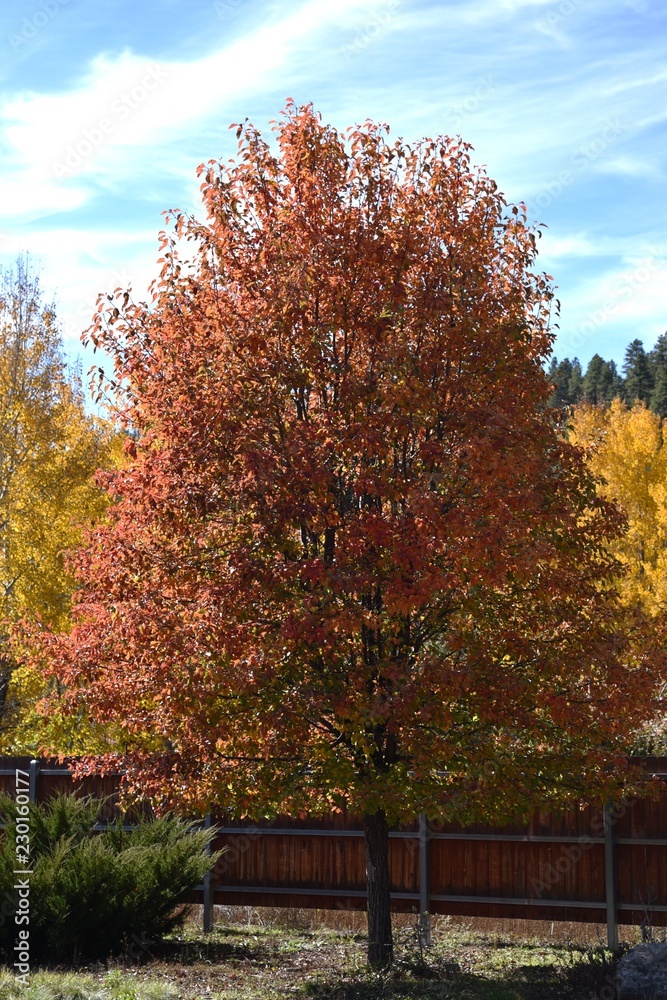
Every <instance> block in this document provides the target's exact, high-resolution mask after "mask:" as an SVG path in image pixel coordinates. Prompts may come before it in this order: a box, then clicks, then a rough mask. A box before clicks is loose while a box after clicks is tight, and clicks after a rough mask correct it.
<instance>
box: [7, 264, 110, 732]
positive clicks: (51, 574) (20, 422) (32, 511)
mask: <svg viewBox="0 0 667 1000" xmlns="http://www.w3.org/2000/svg"><path fill="white" fill-rule="evenodd" d="M3 278H4V280H3V282H2V285H0V643H1V645H0V750H2V751H4V752H12V751H13V752H20V751H21V752H34V751H35V750H37V747H38V745H39V744H40V743H41V742H43V740H44V737H45V736H46V730H48V729H49V727H51V726H53V725H56V728H57V720H45V719H39V717H38V716H37V715H36V713H35V711H34V706H35V703H36V702H37V701H38V700H39V698H40V697H41V696H42V695H43V694H44V693H45V684H44V680H43V678H42V677H41V676H40V675H39V674H38V673H37V672H36V671H35V669H34V668H32V669H29V668H27V667H25V666H22V665H21V662H20V654H18V653H17V650H16V648H10V645H9V642H8V636H9V631H10V629H11V624H12V623H13V622H16V621H18V620H19V619H26V618H27V619H36V618H39V619H41V620H42V621H43V622H44V623H45V624H47V625H49V626H52V627H53V628H55V629H57V630H58V631H62V630H66V629H67V626H68V615H69V605H70V596H71V592H72V587H73V581H72V579H71V578H70V576H69V575H68V573H67V569H66V565H65V558H64V553H65V552H66V550H67V549H69V548H71V547H73V546H74V545H76V544H77V542H78V541H79V540H80V537H81V527H82V525H84V524H86V523H88V522H91V521H95V520H98V519H99V518H100V517H101V516H102V515H103V513H104V510H105V506H106V498H105V494H104V493H103V491H102V490H101V489H99V488H98V487H97V486H95V484H94V483H93V482H92V478H91V477H92V476H93V474H94V472H95V471H96V470H97V469H98V468H100V467H105V466H106V467H109V466H110V464H111V463H112V462H113V461H114V454H118V452H119V440H118V435H117V434H115V433H114V432H113V431H112V430H111V428H110V426H109V425H108V424H107V423H106V422H104V421H102V420H101V419H99V418H98V417H95V416H92V415H90V414H88V413H86V409H85V404H84V398H83V393H82V390H81V386H80V382H79V380H78V379H77V378H73V377H71V376H70V375H68V372H67V368H66V364H65V359H64V354H63V347H62V342H61V338H60V334H59V332H58V328H57V324H56V318H55V314H54V311H53V308H52V307H48V306H43V305H42V302H41V296H40V291H39V285H38V282H37V280H36V279H35V278H33V277H32V276H31V275H30V273H29V269H28V267H27V265H26V263H25V262H23V261H19V262H18V266H17V271H16V273H8V274H5V275H4V276H3Z"/></svg>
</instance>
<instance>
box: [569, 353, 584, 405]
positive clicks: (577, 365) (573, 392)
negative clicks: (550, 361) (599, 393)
mask: <svg viewBox="0 0 667 1000" xmlns="http://www.w3.org/2000/svg"><path fill="white" fill-rule="evenodd" d="M583 395H584V373H583V371H582V370H581V362H580V361H579V358H574V359H573V361H572V373H571V375H570V378H569V381H568V383H567V396H568V402H569V403H570V404H571V405H574V404H575V403H580V402H581V400H582V398H583Z"/></svg>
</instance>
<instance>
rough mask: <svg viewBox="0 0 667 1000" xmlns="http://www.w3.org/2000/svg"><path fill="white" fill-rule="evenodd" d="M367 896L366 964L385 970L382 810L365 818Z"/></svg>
mask: <svg viewBox="0 0 667 1000" xmlns="http://www.w3.org/2000/svg"><path fill="white" fill-rule="evenodd" d="M363 824H364V842H365V845H366V889H367V892H368V914H367V916H368V963H369V965H371V966H372V967H373V968H374V969H386V968H387V967H388V966H389V965H391V963H392V960H393V957H394V942H393V939H392V935H391V911H390V909H389V827H388V826H387V817H386V816H385V814H384V812H383V811H382V810H379V811H378V812H376V813H375V814H374V815H372V816H364V818H363Z"/></svg>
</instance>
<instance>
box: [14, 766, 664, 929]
mask: <svg viewBox="0 0 667 1000" xmlns="http://www.w3.org/2000/svg"><path fill="white" fill-rule="evenodd" d="M646 766H647V768H648V769H649V771H650V773H652V774H655V775H657V776H659V777H660V778H661V779H662V780H663V794H662V795H661V797H660V799H659V800H656V801H652V800H647V799H642V800H633V801H631V802H628V803H626V804H625V805H623V806H621V807H619V808H617V809H615V810H612V809H610V808H607V809H604V810H601V811H600V810H596V809H593V808H590V807H586V808H582V809H580V810H578V811H571V812H568V813H565V814H555V813H542V812H536V813H535V814H534V815H533V817H532V819H531V821H530V823H528V824H525V823H523V824H515V825H508V826H503V827H495V826H486V825H476V826H470V827H466V828H462V827H459V826H456V825H442V824H435V823H428V822H427V821H426V819H425V817H421V818H420V822H419V823H418V824H414V825H413V826H405V827H401V828H398V829H394V830H392V831H391V832H390V834H389V836H390V845H389V847H390V850H389V865H390V877H391V889H392V892H391V899H392V907H393V909H394V910H396V911H407V912H410V911H413V910H414V911H416V912H420V913H422V914H425V913H450V914H460V915H464V916H484V917H522V918H528V919H544V920H568V921H570V920H572V921H589V922H595V923H606V924H607V934H608V940H609V943H610V945H612V946H613V945H614V944H615V943H616V942H617V940H618V924H619V923H624V924H642V923H651V924H653V925H663V926H664V925H666V924H667V783H666V782H665V779H667V759H661V758H653V759H651V760H646ZM17 768H20V769H21V770H22V771H24V772H26V773H28V774H29V776H30V777H29V786H30V798H31V799H32V800H33V801H43V800H45V799H48V798H49V797H50V796H51V795H52V794H53V793H54V792H55V791H58V790H60V791H66V790H72V788H73V787H76V788H77V789H78V790H80V791H81V792H82V793H92V794H95V795H99V796H108V795H112V794H113V793H114V792H115V791H116V789H117V788H118V784H119V781H120V776H119V775H108V776H106V777H105V778H93V777H91V778H87V779H86V780H85V781H83V782H79V783H77V785H76V786H73V785H72V779H71V776H70V774H69V771H68V770H67V768H66V767H64V766H62V765H54V764H52V763H49V762H44V761H41V762H40V761H35V760H33V761H31V760H30V758H27V757H15V758H10V757H5V758H0V788H4V789H5V790H7V791H10V792H13V790H14V787H15V782H14V776H15V774H16V769H17ZM213 821H214V820H213V819H212V817H210V816H209V817H207V818H206V822H207V823H209V824H210V823H211V822H213ZM215 823H216V825H217V826H218V829H219V832H218V836H217V838H216V841H215V848H216V849H217V848H219V847H223V846H226V847H227V851H226V853H225V854H223V856H222V857H221V858H220V860H219V861H218V863H217V864H216V865H215V867H214V869H213V870H212V871H211V872H210V873H209V875H208V876H207V877H206V879H205V881H204V884H203V885H202V886H199V887H198V889H197V890H196V891H195V892H194V893H193V895H192V896H191V897H190V900H191V901H192V902H199V903H203V904H204V926H205V928H206V929H209V928H210V926H211V922H212V912H213V905H214V904H226V905H232V904H240V905H250V906H277V907H280V906H296V907H319V908H322V909H341V910H347V909H349V910H363V909H365V906H366V890H365V857H364V843H363V833H362V830H361V824H360V822H359V820H358V818H357V817H354V816H351V815H348V814H346V813H345V812H342V813H337V814H335V815H332V816H329V817H326V818H324V819H314V818H312V817H309V818H307V819H303V820H302V819H294V818H290V817H279V818H278V819H276V820H275V821H273V822H271V823H269V822H263V823H251V822H249V821H240V822H239V821H234V820H232V819H230V818H229V817H224V816H222V817H219V818H216V819H215Z"/></svg>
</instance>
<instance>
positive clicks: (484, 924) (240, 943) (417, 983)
mask: <svg viewBox="0 0 667 1000" xmlns="http://www.w3.org/2000/svg"><path fill="white" fill-rule="evenodd" d="M364 920H365V917H364V915H363V914H351V913H345V912H343V913H333V914H327V913H324V912H323V911H319V912H317V913H314V912H313V911H289V910H288V911H270V912H266V911H259V910H252V909H250V908H241V907H237V908H219V910H218V913H217V921H216V929H215V931H214V932H213V933H212V934H211V935H209V936H208V937H207V938H204V937H203V935H202V934H201V932H200V929H199V926H198V922H195V921H194V920H193V921H191V922H190V923H189V924H188V925H187V926H186V928H185V930H184V931H183V932H181V933H180V934H179V935H178V936H174V937H172V938H171V939H170V940H169V941H167V942H165V943H164V944H163V945H161V946H159V947H158V946H152V945H150V944H148V943H146V942H144V943H143V944H141V946H139V947H135V948H134V951H133V952H132V953H131V954H132V957H130V956H129V955H128V956H126V959H125V961H116V962H112V963H109V965H108V966H102V965H97V966H93V965H91V966H88V967H87V968H84V969H78V970H65V971H63V970H53V971H48V970H40V971H36V972H34V973H33V975H32V976H31V980H30V986H29V987H28V988H27V989H26V988H23V987H20V986H19V985H17V983H16V980H15V979H14V976H13V975H12V974H11V972H9V971H6V972H2V971H0V1000H5V998H6V1000H292V998H293V1000H590V998H591V997H598V998H604V1000H606V998H612V997H614V996H615V991H614V990H613V981H614V974H615V967H616V961H617V956H614V955H612V954H611V953H610V952H609V951H607V950H606V949H605V948H604V947H603V946H602V945H601V944H600V943H599V939H600V933H601V929H600V928H594V927H593V928H582V927H577V926H576V925H574V928H573V929H572V928H570V932H569V933H567V929H566V932H565V934H564V933H563V930H564V929H563V928H562V927H560V926H559V925H555V927H554V925H550V924H548V923H546V924H544V923H539V924H537V923H536V924H531V923H529V922H528V921H523V922H519V921H492V920H486V921H482V920H475V921H473V920H468V921H466V920H464V919H462V918H447V917H440V918H434V920H433V935H432V937H433V944H432V947H431V948H430V949H428V950H427V951H425V952H423V953H422V951H421V950H420V947H419V943H418V936H417V934H416V932H415V927H414V918H413V917H409V916H399V917H397V918H396V928H395V955H396V960H395V963H394V966H393V968H392V970H391V971H390V972H388V973H384V974H377V973H373V972H371V971H370V970H369V969H368V967H367V966H366V963H365V948H366V940H365V934H364ZM574 932H576V936H575V933H574ZM638 940H639V934H638V931H635V930H634V929H630V931H629V932H628V931H626V942H627V943H628V944H630V943H635V942H636V941H638Z"/></svg>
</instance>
